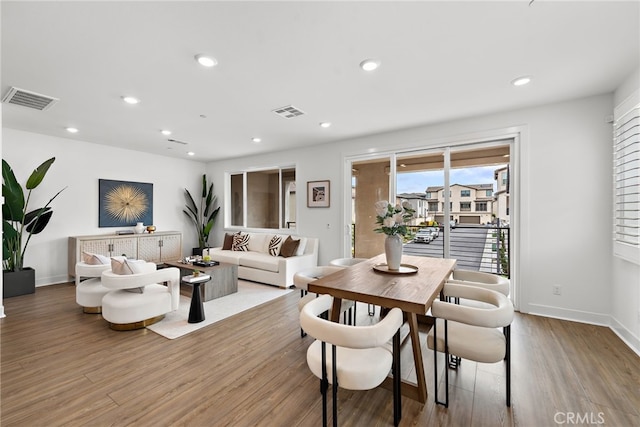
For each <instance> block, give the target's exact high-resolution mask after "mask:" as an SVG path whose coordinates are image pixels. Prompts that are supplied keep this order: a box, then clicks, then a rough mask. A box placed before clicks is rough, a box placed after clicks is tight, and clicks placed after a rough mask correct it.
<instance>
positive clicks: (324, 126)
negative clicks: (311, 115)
mask: <svg viewBox="0 0 640 427" xmlns="http://www.w3.org/2000/svg"><path fill="white" fill-rule="evenodd" d="M320 127H322V128H328V127H331V122H321V123H320Z"/></svg>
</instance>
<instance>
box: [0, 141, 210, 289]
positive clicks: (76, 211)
mask: <svg viewBox="0 0 640 427" xmlns="http://www.w3.org/2000/svg"><path fill="white" fill-rule="evenodd" d="M50 157H55V158H56V161H55V162H54V163H53V165H52V166H51V168H50V169H49V172H48V173H47V176H46V177H45V179H44V181H43V182H42V184H40V186H39V187H37V188H36V189H35V190H34V191H33V193H32V199H31V201H30V202H29V207H30V208H32V209H35V208H37V207H40V206H44V204H45V203H47V201H48V200H49V199H50V198H51V197H52V196H53V195H54V194H55V193H56V192H57V191H58V190H60V189H62V188H64V187H67V188H66V189H65V190H64V191H63V192H62V193H61V194H60V195H59V196H58V197H57V198H56V199H55V200H54V201H53V203H52V207H53V212H54V213H53V216H52V217H51V221H50V222H49V225H48V226H47V228H46V229H45V230H44V231H43V232H42V233H40V234H38V235H34V236H33V237H32V238H31V241H30V242H29V247H28V250H27V254H26V257H25V260H24V262H25V266H30V267H33V268H34V269H35V270H36V285H37V286H40V285H45V284H51V283H60V282H65V281H68V280H69V277H68V275H67V243H68V237H69V236H75V235H87V234H113V233H115V230H119V229H120V228H99V227H98V179H100V178H103V179H114V180H122V181H137V182H148V183H152V184H153V222H154V225H155V226H156V227H157V228H158V231H161V230H167V231H168V230H174V231H181V232H182V234H183V250H184V252H185V254H186V253H188V254H190V253H191V248H192V247H194V246H197V242H198V240H197V236H196V233H195V231H194V230H193V226H192V225H191V224H189V223H188V222H187V218H186V216H185V215H184V214H183V213H182V209H183V207H184V204H185V203H184V188H189V190H190V191H191V192H192V194H193V192H196V193H199V192H200V189H201V186H202V184H201V180H202V174H203V173H204V170H205V165H204V164H203V163H200V162H194V161H188V160H179V159H175V158H170V157H164V156H157V155H151V154H144V153H140V152H136V151H130V150H122V149H114V148H111V147H107V146H104V145H99V144H92V143H89V142H83V141H77V140H71V139H65V138H55V137H50V136H45V135H41V134H36V133H30V132H24V131H19V130H14V129H3V130H2V158H4V159H5V160H6V161H7V162H8V163H9V165H10V166H11V167H12V168H13V170H14V173H15V174H16V178H17V179H18V181H19V182H21V183H22V184H23V185H24V183H25V182H26V180H27V178H28V177H29V175H30V174H31V172H32V171H33V169H35V168H36V167H37V166H39V165H40V164H41V163H42V162H43V161H45V160H46V159H48V158H50Z"/></svg>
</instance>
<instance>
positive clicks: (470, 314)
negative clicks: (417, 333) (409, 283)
mask: <svg viewBox="0 0 640 427" xmlns="http://www.w3.org/2000/svg"><path fill="white" fill-rule="evenodd" d="M443 294H444V296H445V297H447V298H449V299H451V298H464V299H467V300H473V301H481V302H483V303H485V304H488V305H487V306H486V307H490V308H486V307H469V306H465V305H459V304H454V303H452V302H448V301H447V300H436V301H434V302H433V304H432V306H431V314H432V316H433V317H434V318H435V324H434V326H433V327H432V328H431V330H430V331H429V334H428V335H427V346H428V347H429V348H430V349H433V352H434V362H433V366H434V373H435V375H434V378H435V392H434V395H435V401H436V403H438V404H441V405H444V406H445V407H448V406H449V368H453V369H455V368H457V367H458V365H457V364H448V363H447V362H445V388H446V399H445V401H444V402H441V401H439V400H438V355H437V352H438V351H439V352H443V353H444V354H445V361H448V360H449V355H450V354H451V355H453V356H456V357H459V358H462V359H468V360H473V361H476V362H480V363H496V362H500V361H503V360H504V361H505V365H506V377H507V378H506V389H507V393H506V394H507V399H506V400H507V406H511V349H510V347H511V322H512V321H513V304H512V303H511V300H509V298H507V297H506V296H504V295H503V294H501V293H499V292H496V291H492V290H488V289H483V288H479V287H475V286H465V285H458V284H452V283H446V284H445V285H444V288H443ZM498 328H504V331H500V329H498Z"/></svg>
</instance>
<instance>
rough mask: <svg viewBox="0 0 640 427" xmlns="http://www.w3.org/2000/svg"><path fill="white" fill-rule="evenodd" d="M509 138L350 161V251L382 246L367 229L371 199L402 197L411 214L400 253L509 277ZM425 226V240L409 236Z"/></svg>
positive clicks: (359, 253) (368, 252) (360, 253)
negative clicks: (428, 235) (445, 260)
mask: <svg viewBox="0 0 640 427" xmlns="http://www.w3.org/2000/svg"><path fill="white" fill-rule="evenodd" d="M512 143H513V141H512V140H511V139H509V140H501V141H491V142H483V143H476V144H465V145H456V146H453V145H452V146H447V147H440V148H436V149H429V150H414V151H410V152H397V153H391V154H387V155H385V156H381V157H379V158H366V159H353V160H350V167H351V185H352V191H351V197H352V203H351V212H349V218H350V222H351V227H350V231H351V233H350V242H351V253H352V255H353V256H355V257H362V258H370V257H372V256H375V255H378V254H380V253H382V252H384V236H382V235H380V234H378V233H375V232H374V231H373V229H374V228H376V225H375V210H374V204H375V202H376V201H378V200H388V201H390V202H391V203H399V202H400V201H402V200H406V201H408V202H409V203H411V205H412V206H413V208H414V209H415V211H416V218H414V219H413V220H412V221H411V223H410V224H409V226H410V227H409V229H410V233H409V234H408V235H407V236H405V242H404V251H403V252H404V253H405V254H410V255H417V256H430V257H446V258H456V259H457V260H458V264H457V265H458V268H463V269H469V270H479V271H487V272H493V273H497V274H501V275H505V276H509V274H510V270H511V269H510V247H511V245H510V241H511V238H510V237H511V233H510V232H511V230H510V228H509V226H510V206H509V203H510V191H511V188H510V185H509V184H510V176H509V174H510V170H511V168H510V154H511V145H512ZM427 229H428V230H429V231H430V232H431V234H432V239H431V240H428V239H415V235H416V233H417V232H418V230H423V232H422V233H424V231H425V230H427ZM422 233H421V234H422ZM418 240H419V241H418Z"/></svg>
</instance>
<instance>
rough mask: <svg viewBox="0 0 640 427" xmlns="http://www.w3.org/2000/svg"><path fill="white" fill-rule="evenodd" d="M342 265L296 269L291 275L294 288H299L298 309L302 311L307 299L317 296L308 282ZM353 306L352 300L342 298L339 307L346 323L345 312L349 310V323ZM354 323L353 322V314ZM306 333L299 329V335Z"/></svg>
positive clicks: (336, 270) (333, 271) (302, 335)
mask: <svg viewBox="0 0 640 427" xmlns="http://www.w3.org/2000/svg"><path fill="white" fill-rule="evenodd" d="M343 268H344V267H336V266H320V267H312V268H307V269H305V270H302V271H298V272H297V273H296V274H294V275H293V284H294V286H295V287H296V288H298V289H300V301H299V302H298V311H302V307H304V306H305V304H307V303H308V302H309V301H312V300H314V299H315V298H317V297H318V295H317V294H315V293H313V292H309V283H311V282H313V281H314V280H317V279H319V278H321V277H324V276H328V275H329V274H333V273H336V272H338V271H341V270H342V269H343ZM354 306H355V303H354V302H353V301H349V300H342V306H341V307H340V313H341V314H343V316H344V319H343V321H344V323H347V312H349V316H348V317H349V323H350V322H351V317H352V316H351V312H350V310H351V309H352V308H353V307H354ZM353 317H354V319H353V320H354V324H355V315H354V316H353ZM305 335H306V334H305V332H304V329H302V328H301V329H300V336H301V337H304V336H305Z"/></svg>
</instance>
